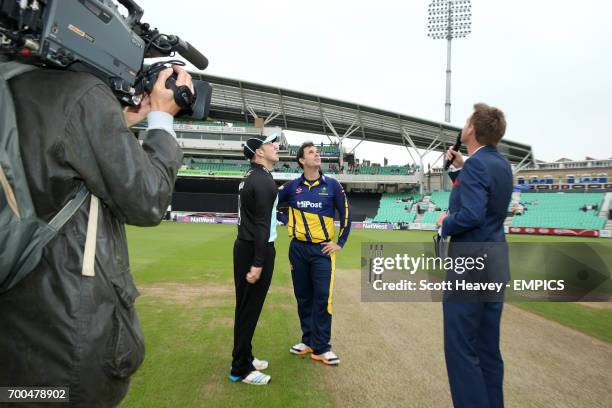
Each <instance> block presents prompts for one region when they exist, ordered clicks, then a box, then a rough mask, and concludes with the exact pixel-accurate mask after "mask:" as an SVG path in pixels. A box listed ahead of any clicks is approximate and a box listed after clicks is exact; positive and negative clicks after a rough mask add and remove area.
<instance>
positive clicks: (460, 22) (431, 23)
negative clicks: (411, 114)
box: [427, 0, 472, 122]
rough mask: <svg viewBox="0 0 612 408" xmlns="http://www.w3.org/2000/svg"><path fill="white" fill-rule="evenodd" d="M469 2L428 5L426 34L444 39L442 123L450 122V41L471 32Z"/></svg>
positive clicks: (443, 1) (439, 1)
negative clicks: (444, 101)
mask: <svg viewBox="0 0 612 408" xmlns="http://www.w3.org/2000/svg"><path fill="white" fill-rule="evenodd" d="M471 18H472V5H471V4H470V0H432V2H431V3H430V4H429V18H428V25H427V29H428V30H429V33H428V34H427V35H428V36H429V37H430V38H433V39H434V40H441V39H446V103H445V104H444V121H445V122H450V108H451V101H450V88H451V40H452V39H453V38H465V37H467V35H468V34H469V33H470V32H471V31H472V21H471Z"/></svg>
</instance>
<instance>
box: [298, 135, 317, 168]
mask: <svg viewBox="0 0 612 408" xmlns="http://www.w3.org/2000/svg"><path fill="white" fill-rule="evenodd" d="M314 145H315V144H314V143H313V142H311V141H308V142H304V143H302V145H301V146H300V148H299V149H298V151H297V155H296V156H295V161H297V164H298V165H299V166H300V167H301V168H304V166H303V165H302V163H300V159H303V158H304V150H305V149H306V148H307V147H313V146H314Z"/></svg>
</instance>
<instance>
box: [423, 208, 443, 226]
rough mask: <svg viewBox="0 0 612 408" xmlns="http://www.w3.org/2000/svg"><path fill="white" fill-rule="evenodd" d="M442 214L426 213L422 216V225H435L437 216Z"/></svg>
mask: <svg viewBox="0 0 612 408" xmlns="http://www.w3.org/2000/svg"><path fill="white" fill-rule="evenodd" d="M440 214H442V211H428V212H426V213H425V214H423V219H422V220H421V223H422V224H435V223H436V220H437V219H438V216H439V215H440Z"/></svg>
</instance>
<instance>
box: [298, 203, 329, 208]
mask: <svg viewBox="0 0 612 408" xmlns="http://www.w3.org/2000/svg"><path fill="white" fill-rule="evenodd" d="M297 206H298V208H323V203H313V202H310V201H298V202H297Z"/></svg>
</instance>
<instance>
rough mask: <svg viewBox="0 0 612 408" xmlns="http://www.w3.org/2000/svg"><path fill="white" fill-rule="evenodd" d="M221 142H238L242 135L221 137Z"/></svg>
mask: <svg viewBox="0 0 612 408" xmlns="http://www.w3.org/2000/svg"><path fill="white" fill-rule="evenodd" d="M223 140H227V141H228V142H240V141H241V140H242V135H223Z"/></svg>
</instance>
